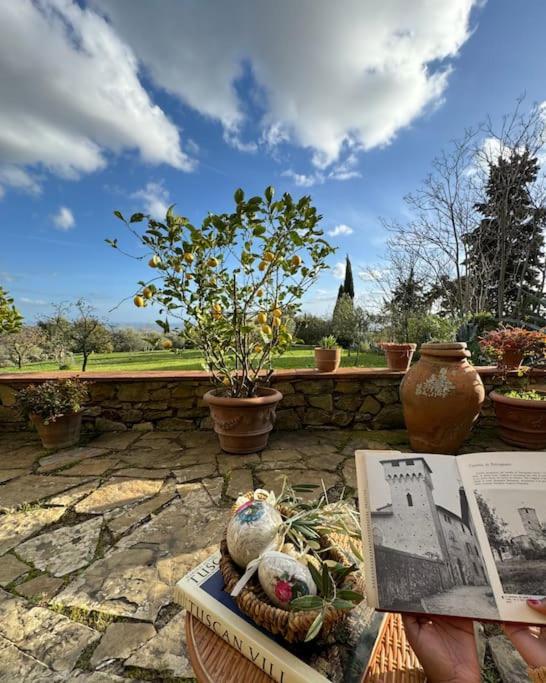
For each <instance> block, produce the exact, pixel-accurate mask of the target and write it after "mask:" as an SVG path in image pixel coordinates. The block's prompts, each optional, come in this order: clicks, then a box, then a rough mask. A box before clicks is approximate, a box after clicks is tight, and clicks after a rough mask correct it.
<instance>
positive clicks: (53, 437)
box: [30, 411, 82, 448]
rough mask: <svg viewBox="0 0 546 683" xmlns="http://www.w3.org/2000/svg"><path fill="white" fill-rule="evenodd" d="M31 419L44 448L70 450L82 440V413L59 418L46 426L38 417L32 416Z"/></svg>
mask: <svg viewBox="0 0 546 683" xmlns="http://www.w3.org/2000/svg"><path fill="white" fill-rule="evenodd" d="M30 419H31V420H32V423H33V424H34V426H35V427H36V431H37V432H38V435H39V437H40V439H41V441H42V444H43V446H44V448H68V447H69V446H74V445H76V444H77V443H78V441H79V440H80V430H81V426H82V413H81V411H80V412H79V413H69V414H68V415H63V416H62V417H58V418H57V419H56V420H55V422H49V423H48V424H45V423H44V421H43V420H42V418H41V417H39V416H38V415H31V416H30Z"/></svg>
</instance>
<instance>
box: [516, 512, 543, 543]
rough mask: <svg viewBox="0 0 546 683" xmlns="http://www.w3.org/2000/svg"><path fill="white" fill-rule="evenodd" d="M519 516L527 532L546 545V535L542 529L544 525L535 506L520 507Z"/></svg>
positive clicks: (530, 536) (533, 539) (532, 537)
mask: <svg viewBox="0 0 546 683" xmlns="http://www.w3.org/2000/svg"><path fill="white" fill-rule="evenodd" d="M518 512H519V516H520V517H521V523H522V524H523V528H524V530H525V533H526V534H527V536H529V538H530V539H531V540H532V541H535V542H536V543H540V544H541V545H544V544H545V543H546V536H545V535H544V532H543V530H542V525H541V523H540V521H539V519H538V515H537V511H536V510H535V508H527V507H521V508H518Z"/></svg>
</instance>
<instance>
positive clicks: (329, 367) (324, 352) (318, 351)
mask: <svg viewBox="0 0 546 683" xmlns="http://www.w3.org/2000/svg"><path fill="white" fill-rule="evenodd" d="M340 362H341V349H340V348H339V346H338V345H337V340H336V338H335V337H334V335H333V334H330V335H329V336H327V337H322V339H320V340H319V345H318V346H316V347H315V366H316V368H317V370H318V371H319V372H335V371H336V370H337V369H338V368H339V363H340Z"/></svg>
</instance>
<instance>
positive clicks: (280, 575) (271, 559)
mask: <svg viewBox="0 0 546 683" xmlns="http://www.w3.org/2000/svg"><path fill="white" fill-rule="evenodd" d="M258 579H259V581H260V585H261V587H262V588H263V590H264V593H265V594H266V595H267V597H268V598H269V599H270V600H271V602H272V603H273V604H274V605H276V606H277V607H280V608H281V609H288V603H289V602H290V601H291V600H293V599H294V598H299V597H301V596H302V595H316V594H317V587H316V585H315V582H314V581H313V577H312V576H311V572H310V571H309V570H308V569H307V567H306V566H305V565H304V564H302V563H301V562H299V561H298V560H295V559H294V558H293V557H290V555H286V554H285V553H279V552H276V551H268V552H266V553H264V555H263V557H262V559H261V561H260V566H259V567H258Z"/></svg>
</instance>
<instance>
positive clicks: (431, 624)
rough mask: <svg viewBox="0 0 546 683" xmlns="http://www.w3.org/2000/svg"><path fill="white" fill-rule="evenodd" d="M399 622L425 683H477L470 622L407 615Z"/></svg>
mask: <svg viewBox="0 0 546 683" xmlns="http://www.w3.org/2000/svg"><path fill="white" fill-rule="evenodd" d="M402 620H403V622H404V628H405V630H406V635H407V637H408V640H409V643H410V645H411V646H412V648H413V650H414V651H415V654H416V655H417V657H418V658H419V661H420V662H421V664H422V666H423V669H424V670H425V674H426V676H427V681H428V683H479V681H480V665H479V662H478V653H477V651H476V641H475V640H474V626H473V623H472V619H462V618H460V617H431V616H426V615H423V616H414V615H409V614H408V615H404V616H403V617H402Z"/></svg>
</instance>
